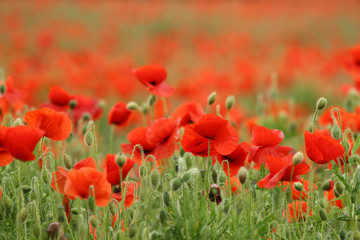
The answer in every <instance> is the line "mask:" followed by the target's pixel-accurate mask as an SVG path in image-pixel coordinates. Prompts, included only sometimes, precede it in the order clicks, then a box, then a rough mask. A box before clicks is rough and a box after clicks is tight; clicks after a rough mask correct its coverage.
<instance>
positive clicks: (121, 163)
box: [115, 153, 126, 168]
mask: <svg viewBox="0 0 360 240" xmlns="http://www.w3.org/2000/svg"><path fill="white" fill-rule="evenodd" d="M115 161H116V164H117V165H118V166H119V167H121V168H122V167H123V166H124V165H125V163H126V156H125V154H123V153H118V154H116V158H115Z"/></svg>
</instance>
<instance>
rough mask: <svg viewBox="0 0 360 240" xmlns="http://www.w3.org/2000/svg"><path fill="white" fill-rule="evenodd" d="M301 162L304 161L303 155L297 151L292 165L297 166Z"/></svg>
mask: <svg viewBox="0 0 360 240" xmlns="http://www.w3.org/2000/svg"><path fill="white" fill-rule="evenodd" d="M303 160H304V154H303V153H302V152H300V151H299V152H297V153H295V155H294V156H293V164H294V166H296V165H298V164H299V163H301V162H302V161H303Z"/></svg>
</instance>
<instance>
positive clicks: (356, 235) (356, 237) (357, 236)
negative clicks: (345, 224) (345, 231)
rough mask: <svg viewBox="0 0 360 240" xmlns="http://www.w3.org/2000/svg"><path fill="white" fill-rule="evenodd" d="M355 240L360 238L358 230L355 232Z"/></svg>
mask: <svg viewBox="0 0 360 240" xmlns="http://www.w3.org/2000/svg"><path fill="white" fill-rule="evenodd" d="M353 240H360V232H359V231H358V230H356V231H355V232H354V233H353Z"/></svg>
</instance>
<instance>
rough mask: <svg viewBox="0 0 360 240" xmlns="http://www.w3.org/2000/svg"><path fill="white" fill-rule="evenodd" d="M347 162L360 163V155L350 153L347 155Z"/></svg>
mask: <svg viewBox="0 0 360 240" xmlns="http://www.w3.org/2000/svg"><path fill="white" fill-rule="evenodd" d="M349 162H353V163H360V156H359V155H358V154H352V155H351V156H350V157H349Z"/></svg>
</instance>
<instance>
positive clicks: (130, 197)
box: [113, 182, 135, 208]
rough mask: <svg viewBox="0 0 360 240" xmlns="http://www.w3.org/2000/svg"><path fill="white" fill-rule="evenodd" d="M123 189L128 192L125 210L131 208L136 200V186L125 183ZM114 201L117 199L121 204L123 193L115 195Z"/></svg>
mask: <svg viewBox="0 0 360 240" xmlns="http://www.w3.org/2000/svg"><path fill="white" fill-rule="evenodd" d="M122 185H123V189H124V191H126V194H125V202H124V204H125V208H129V207H130V206H131V205H132V204H133V203H134V200H135V186H134V184H132V183H127V182H123V183H122ZM113 199H116V200H117V201H118V202H121V200H122V195H121V192H119V193H113Z"/></svg>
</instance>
